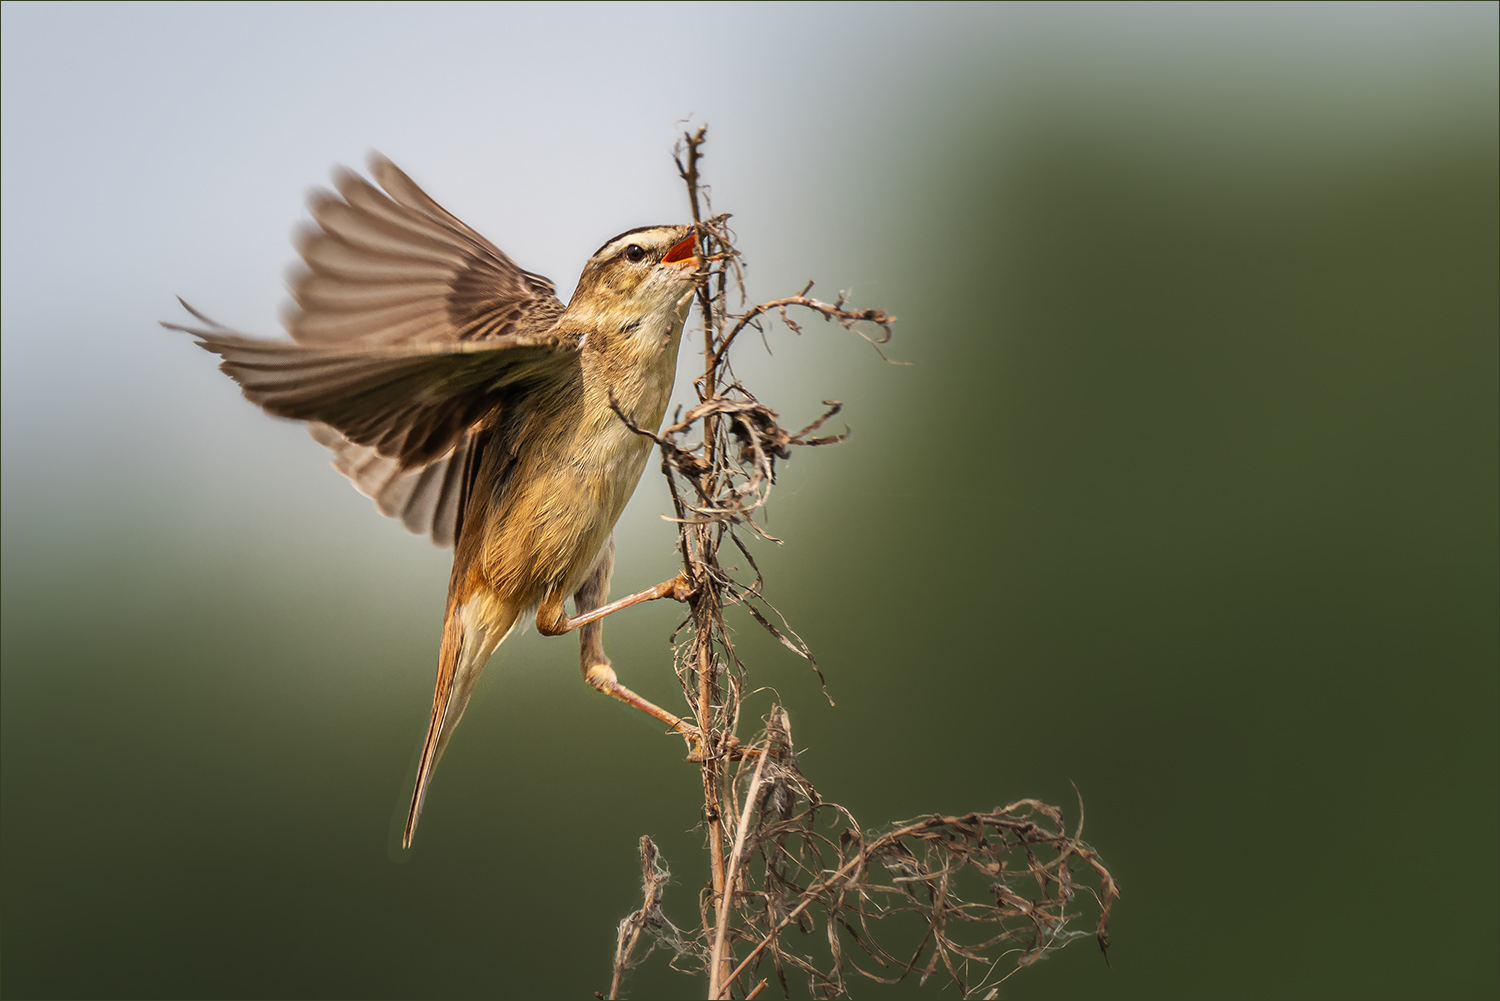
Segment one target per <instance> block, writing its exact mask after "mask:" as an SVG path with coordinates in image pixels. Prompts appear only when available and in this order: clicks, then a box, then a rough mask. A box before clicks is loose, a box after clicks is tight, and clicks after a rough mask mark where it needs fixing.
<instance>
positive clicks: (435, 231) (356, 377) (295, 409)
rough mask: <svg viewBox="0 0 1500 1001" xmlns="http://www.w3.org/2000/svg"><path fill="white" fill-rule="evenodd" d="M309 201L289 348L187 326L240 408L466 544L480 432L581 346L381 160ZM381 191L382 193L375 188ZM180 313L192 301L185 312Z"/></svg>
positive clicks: (372, 493) (536, 280)
mask: <svg viewBox="0 0 1500 1001" xmlns="http://www.w3.org/2000/svg"><path fill="white" fill-rule="evenodd" d="M370 173H371V174H372V175H373V176H374V177H375V179H376V180H377V181H378V182H379V184H380V188H376V187H375V186H374V185H373V184H371V183H370V182H369V181H367V180H365V179H364V178H362V177H360V176H358V175H357V174H354V173H353V172H351V171H347V170H341V171H339V172H338V174H337V175H336V177H335V187H336V188H337V193H335V192H332V191H319V192H315V193H314V194H313V195H312V197H311V199H310V203H309V210H310V212H311V214H312V218H313V225H311V226H308V227H306V228H304V229H303V231H302V232H301V233H300V234H299V235H298V238H297V247H298V250H299V251H300V253H301V255H302V260H303V264H302V266H300V267H299V268H297V269H295V270H294V272H293V274H292V275H291V278H290V285H291V292H292V299H293V305H292V307H291V308H290V309H288V310H287V312H286V313H285V315H284V316H283V322H284V323H285V325H286V328H287V330H288V331H289V332H290V333H291V335H292V337H293V339H294V341H295V343H293V344H287V343H284V342H282V343H277V342H271V341H262V340H256V339H254V338H248V337H244V336H242V335H239V334H237V333H235V332H234V331H231V330H228V329H226V328H224V327H222V326H220V325H218V324H216V323H214V322H213V321H211V320H209V319H208V318H207V317H204V316H203V315H202V314H200V313H198V312H197V311H195V310H192V309H191V307H189V311H190V312H192V313H193V315H194V316H195V317H197V318H198V319H199V320H202V321H203V322H204V324H205V325H206V326H204V327H196V328H194V327H180V326H177V325H175V324H166V326H169V327H173V328H174V329H179V330H186V331H187V332H189V333H192V334H194V335H196V336H197V337H198V338H199V340H200V344H201V345H202V346H203V347H205V348H207V349H208V350H210V351H214V352H216V353H218V354H219V355H221V356H222V357H223V358H224V364H223V366H222V367H223V369H224V371H225V372H227V373H229V374H230V375H231V376H233V377H234V378H235V379H236V380H237V381H238V382H239V383H240V384H241V386H243V387H244V391H245V395H246V396H247V397H249V398H250V399H251V400H253V401H255V402H256V403H259V404H260V405H261V406H262V407H264V408H265V409H266V410H267V411H269V412H271V413H273V414H276V415H277V416H281V417H293V418H297V419H300V420H307V421H310V422H313V423H312V424H311V426H310V430H311V431H312V434H313V437H314V438H315V439H316V440H317V441H318V442H319V443H320V444H322V445H324V446H326V447H327V448H329V449H330V450H331V451H332V452H333V453H334V463H333V465H334V468H336V469H337V470H339V472H341V473H343V474H344V475H345V476H347V477H349V479H350V481H351V482H352V483H353V484H354V486H355V488H356V489H357V490H359V491H360V492H361V493H363V494H364V495H366V496H367V497H370V498H372V499H373V500H374V501H375V504H376V507H377V508H378V509H379V511H380V512H381V513H382V514H384V515H387V516H389V517H395V518H399V519H401V521H402V523H403V524H404V525H405V526H406V527H407V528H408V529H409V530H410V531H412V532H416V533H419V534H426V535H429V536H430V537H431V538H432V541H433V542H434V543H436V544H437V545H440V546H451V545H452V544H453V542H454V539H455V538H456V537H457V534H458V527H459V518H460V517H461V512H462V509H463V502H464V499H465V498H464V496H463V491H464V490H465V489H466V488H467V487H466V484H467V483H468V480H469V477H468V474H467V467H468V464H469V461H470V455H471V453H472V452H473V451H474V449H473V448H472V447H471V445H472V439H473V433H472V431H471V430H470V429H471V428H472V427H473V426H474V425H475V423H476V422H478V421H482V420H484V419H485V417H486V416H487V415H489V414H490V413H491V412H492V411H494V409H495V408H496V407H497V406H499V405H500V400H501V399H502V398H503V396H504V395H505V393H506V391H507V390H508V389H510V388H513V387H520V386H522V385H524V384H525V383H527V382H530V381H534V380H537V379H543V378H547V377H548V375H549V373H553V372H555V371H556V369H557V367H558V365H559V364H560V359H562V358H564V357H565V356H566V355H568V354H570V353H571V351H572V349H573V348H574V345H573V344H572V343H571V342H570V341H568V340H567V339H565V338H561V339H560V338H557V337H555V336H549V335H548V331H549V329H550V328H551V327H552V326H553V324H554V323H555V322H556V320H557V318H558V317H559V316H560V315H561V314H562V312H563V309H564V307H563V305H562V303H561V302H559V301H558V299H557V295H556V290H555V289H554V287H553V285H552V282H550V281H549V280H548V279H546V278H544V277H542V276H541V275H537V274H533V273H531V272H529V271H525V270H523V269H522V268H521V267H519V266H518V265H517V264H516V263H515V262H514V261H512V260H511V259H510V258H509V257H507V256H506V255H505V254H504V253H503V252H501V251H500V249H499V248H497V247H496V246H495V245H494V244H492V243H490V242H489V241H488V240H486V239H485V238H484V237H482V236H480V235H479V234H478V233H476V232H475V231H474V230H472V229H470V228H469V227H468V226H466V225H465V224H464V223H463V222H461V221H460V220H459V219H458V218H457V217H456V216H454V215H453V214H452V213H450V212H448V211H447V210H446V209H444V208H443V207H442V206H441V205H439V204H438V203H437V202H436V201H434V200H433V199H432V198H430V197H429V196H428V195H427V194H426V193H425V192H424V191H422V189H421V188H419V187H417V185H416V184H415V183H414V182H413V181H412V180H411V178H409V177H407V176H406V174H404V173H403V172H402V171H401V170H399V169H398V168H397V167H396V166H395V165H394V164H392V163H391V162H390V161H389V160H386V159H385V158H384V157H380V156H373V157H372V158H371V164H370ZM381 189H384V190H381ZM184 305H186V304H184Z"/></svg>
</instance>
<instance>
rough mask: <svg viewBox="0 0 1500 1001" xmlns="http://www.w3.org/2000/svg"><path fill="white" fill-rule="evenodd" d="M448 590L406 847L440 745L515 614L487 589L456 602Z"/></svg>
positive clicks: (404, 837)
mask: <svg viewBox="0 0 1500 1001" xmlns="http://www.w3.org/2000/svg"><path fill="white" fill-rule="evenodd" d="M455 598H456V596H453V595H450V597H449V599H448V611H447V614H445V615H444V617H443V645H442V649H441V650H440V651H439V653H438V672H437V685H436V686H435V688H434V689H433V693H432V721H431V722H430V723H429V724H428V726H427V739H426V740H425V741H424V742H423V743H422V760H421V763H420V764H419V765H418V766H417V787H416V789H414V790H413V791H412V795H411V809H410V810H409V811H408V812H407V814H406V830H405V832H404V833H403V834H402V836H401V847H402V848H410V847H411V839H412V835H413V834H414V833H415V832H416V829H417V818H419V817H420V816H421V815H422V803H423V802H424V801H425V800H426V798H427V786H428V783H430V782H431V781H432V773H433V770H434V769H435V768H437V763H438V759H440V758H441V757H442V756H443V749H444V748H446V747H447V746H448V741H449V739H450V738H451V737H452V736H453V731H454V729H456V728H457V727H458V721H459V719H461V718H462V717H463V714H464V707H465V706H467V705H468V704H469V696H470V695H471V694H472V693H473V691H474V683H475V682H476V681H478V680H479V674H480V672H481V671H483V670H484V665H485V662H486V661H488V660H489V659H490V654H492V653H494V652H495V648H496V647H498V646H499V645H500V644H501V643H503V642H504V641H505V637H507V636H509V635H510V631H511V629H513V628H514V627H515V624H516V620H517V619H518V618H519V617H520V609H518V608H512V607H510V606H509V604H508V603H506V602H503V601H501V600H500V599H499V598H497V597H496V596H495V595H494V594H493V593H492V592H490V591H489V590H488V589H481V590H479V591H476V592H474V593H472V594H471V595H470V596H469V597H468V598H467V599H466V600H464V601H463V602H462V603H460V602H458V601H456V600H455Z"/></svg>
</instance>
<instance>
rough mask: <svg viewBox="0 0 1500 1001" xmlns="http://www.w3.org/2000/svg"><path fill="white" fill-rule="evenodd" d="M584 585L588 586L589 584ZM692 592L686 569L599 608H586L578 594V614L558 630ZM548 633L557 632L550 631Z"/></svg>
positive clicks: (678, 597)
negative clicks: (625, 609) (649, 602)
mask: <svg viewBox="0 0 1500 1001" xmlns="http://www.w3.org/2000/svg"><path fill="white" fill-rule="evenodd" d="M608 583H609V582H608V580H606V581H605V584H606V588H607V585H608ZM584 586H585V587H587V586H588V585H584ZM578 593H579V594H582V593H583V591H582V589H580V590H579V592H578ZM607 593H608V591H607V589H606V591H604V592H602V593H601V594H600V597H601V598H602V597H603V596H604V594H607ZM692 593H693V585H692V584H691V583H690V582H689V581H688V578H687V571H686V570H684V571H682V573H679V574H678V575H677V576H676V577H673V578H672V579H671V580H664V581H662V582H661V583H660V584H657V585H656V586H654V587H648V588H646V590H644V591H637V592H636V593H635V594H628V595H626V596H625V597H623V598H619V599H616V600H615V601H611V602H610V603H609V604H607V605H601V606H599V607H598V608H590V609H588V610H585V609H584V606H583V604H582V603H580V602H579V601H578V597H577V595H575V596H574V598H573V603H574V605H575V606H576V607H577V609H578V614H577V615H575V616H573V617H572V618H569V619H566V620H565V621H564V622H563V623H562V628H561V629H558V632H559V633H565V632H567V631H568V630H570V629H578V628H580V627H582V626H587V625H589V624H591V623H595V622H598V621H599V620H600V619H602V618H604V617H605V616H606V615H613V614H614V613H615V612H618V611H619V610H620V609H622V608H629V607H630V606H631V605H639V604H640V603H641V602H643V601H655V600H656V599H658V598H671V599H672V600H673V601H687V600H688V597H689V596H690V595H691V594H692ZM537 628H538V629H542V626H541V623H540V620H538V624H537ZM542 632H546V630H545V629H542ZM548 635H556V634H553V633H548Z"/></svg>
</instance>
